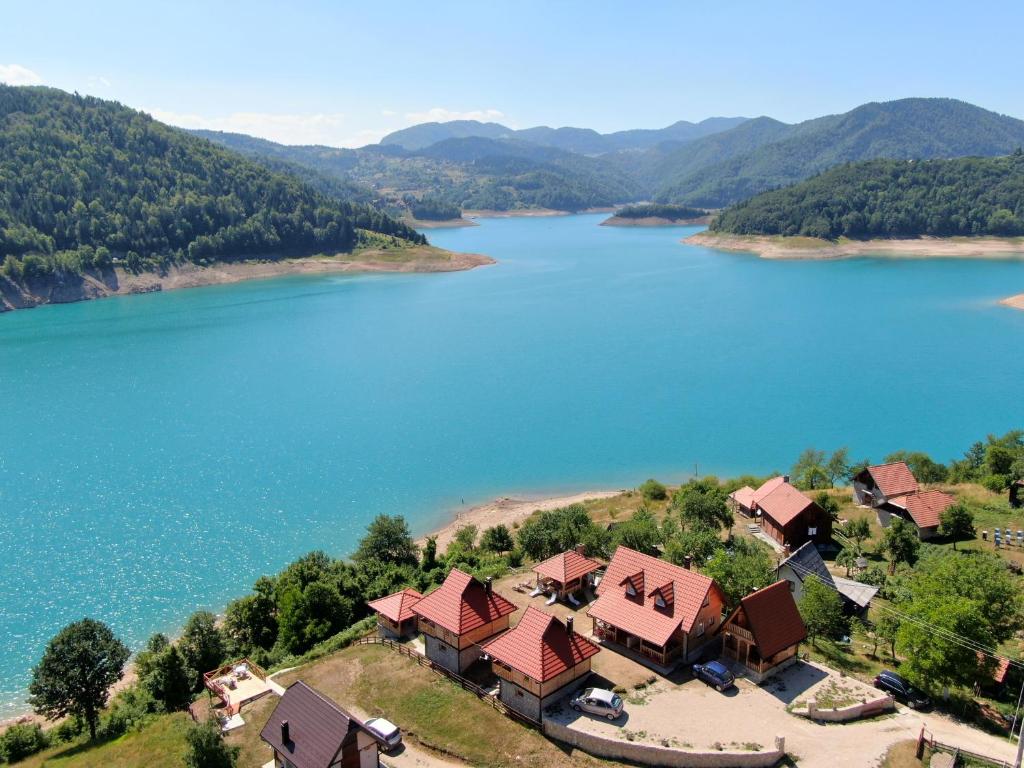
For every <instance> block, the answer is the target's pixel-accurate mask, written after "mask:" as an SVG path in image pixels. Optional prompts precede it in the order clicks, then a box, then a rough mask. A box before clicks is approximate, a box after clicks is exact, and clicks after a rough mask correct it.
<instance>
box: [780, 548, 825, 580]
mask: <svg viewBox="0 0 1024 768" xmlns="http://www.w3.org/2000/svg"><path fill="white" fill-rule="evenodd" d="M786 566H789V568H790V570H792V571H793V573H795V574H796V577H797V578H798V579H799V580H800V581H801V582H803V581H804V580H805V579H806V578H807V577H808V576H810V575H812V574H813V575H815V576H817V577H818V579H820V580H821V581H822V583H824V584H827V585H828V586H829V587H831V588H832V589H835V586H836V584H835V581H834V580H833V578H832V574H831V573H829V570H828V567H827V566H826V565H825V561H824V560H823V559H822V557H821V553H820V552H818V548H817V547H816V546H814V542H813V541H808V542H805V543H804V544H803V545H802V546H800V547H798V548H797V550H796V552H794V553H793V554H792V555H790V556H789V557H787V558H786V559H785V560H783V561H782V562H781V563H779V572H780V573H781V571H782V569H783V568H784V567H786Z"/></svg>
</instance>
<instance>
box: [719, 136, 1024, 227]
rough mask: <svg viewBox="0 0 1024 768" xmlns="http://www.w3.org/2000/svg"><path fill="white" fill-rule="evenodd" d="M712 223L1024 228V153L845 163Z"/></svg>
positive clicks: (765, 195) (735, 208)
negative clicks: (999, 155) (1001, 155)
mask: <svg viewBox="0 0 1024 768" xmlns="http://www.w3.org/2000/svg"><path fill="white" fill-rule="evenodd" d="M711 228H712V229H713V230H717V231H720V232H727V233H731V234H738V235H802V236H807V237H820V238H825V239H835V238H838V237H849V238H860V239H863V238H874V237H890V238H891V237H912V236H921V235H934V236H937V237H949V236H956V235H1024V153H1022V152H1021V151H1020V150H1018V151H1017V152H1015V153H1014V154H1013V155H1010V156H1007V157H963V158H955V159H949V160H923V161H921V160H909V161H908V160H869V161H865V162H860V163H851V164H848V165H841V166H839V167H837V168H832V169H830V170H828V171H825V172H824V173H822V174H820V175H818V176H815V177H813V178H811V179H807V180H806V181H801V182H799V183H797V184H794V185H793V186H790V187H786V188H784V189H778V190H774V191H771V192H764V193H762V194H760V195H757V196H755V197H753V198H751V199H749V200H746V201H744V202H742V203H739V204H737V205H735V206H733V207H732V208H729V209H727V210H725V211H723V212H722V213H721V214H720V215H719V216H718V218H716V219H715V221H714V222H713V223H712V225H711Z"/></svg>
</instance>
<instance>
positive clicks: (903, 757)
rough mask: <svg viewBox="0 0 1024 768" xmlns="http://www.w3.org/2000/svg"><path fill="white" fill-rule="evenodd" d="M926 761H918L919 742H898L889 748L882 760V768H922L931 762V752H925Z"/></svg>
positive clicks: (911, 740)
mask: <svg viewBox="0 0 1024 768" xmlns="http://www.w3.org/2000/svg"><path fill="white" fill-rule="evenodd" d="M924 757H925V759H924V760H923V761H921V760H918V759H917V742H916V741H914V740H913V739H910V740H908V741H898V742H896V743H895V744H893V745H892V746H891V747H889V751H888V752H886V753H885V757H884V758H883V759H882V765H881V768H921V766H923V765H928V762H929V761H930V760H931V753H930V750H927V749H926V750H925V756H924Z"/></svg>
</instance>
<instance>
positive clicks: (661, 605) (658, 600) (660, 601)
mask: <svg viewBox="0 0 1024 768" xmlns="http://www.w3.org/2000/svg"><path fill="white" fill-rule="evenodd" d="M654 604H655V605H656V606H658V607H659V608H664V607H665V601H664V600H663V599H662V597H661V595H658V596H657V597H656V598H654Z"/></svg>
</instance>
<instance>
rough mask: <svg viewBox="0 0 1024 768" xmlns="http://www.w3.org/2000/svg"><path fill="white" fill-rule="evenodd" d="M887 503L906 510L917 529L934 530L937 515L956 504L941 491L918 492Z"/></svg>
mask: <svg viewBox="0 0 1024 768" xmlns="http://www.w3.org/2000/svg"><path fill="white" fill-rule="evenodd" d="M889 502H890V503H891V504H895V505H896V506H899V507H903V508H904V509H905V510H907V512H908V513H909V514H910V517H911V519H912V520H913V521H914V523H915V524H916V525H917V527H918V528H936V527H937V526H938V525H939V515H941V514H942V513H943V512H945V511H946V510H947V509H949V508H950V507H951V506H953V505H954V504H956V499H954V498H953V497H952V496H950V495H949V494H948V493H943V492H942V491H918V492H917V493H908V494H907V495H906V496H897V497H896V498H890V499H889Z"/></svg>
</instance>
